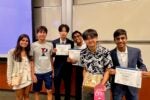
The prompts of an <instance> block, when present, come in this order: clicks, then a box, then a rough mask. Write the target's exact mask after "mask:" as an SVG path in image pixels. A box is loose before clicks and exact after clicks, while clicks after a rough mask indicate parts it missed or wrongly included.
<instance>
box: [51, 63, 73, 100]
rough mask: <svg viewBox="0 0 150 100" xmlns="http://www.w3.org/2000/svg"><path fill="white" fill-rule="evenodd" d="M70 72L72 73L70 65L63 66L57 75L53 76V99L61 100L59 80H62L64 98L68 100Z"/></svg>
mask: <svg viewBox="0 0 150 100" xmlns="http://www.w3.org/2000/svg"><path fill="white" fill-rule="evenodd" d="M54 68H55V67H54ZM55 70H57V69H55ZM54 73H55V72H54ZM71 74H72V66H63V68H62V69H61V71H60V73H59V74H58V75H57V76H54V87H55V100H61V99H60V86H61V80H64V87H65V100H70V85H71V84H70V80H71Z"/></svg>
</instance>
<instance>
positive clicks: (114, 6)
mask: <svg viewBox="0 0 150 100" xmlns="http://www.w3.org/2000/svg"><path fill="white" fill-rule="evenodd" d="M81 1H84V0H81ZM149 5H150V0H122V1H115V0H114V2H102V3H93V4H86V5H74V10H73V30H76V29H78V30H81V31H82V32H83V31H84V30H85V29H87V28H94V29H96V30H97V31H98V32H99V34H100V37H101V39H102V40H112V33H113V32H114V30H116V29H117V28H125V29H126V30H127V31H128V36H129V39H130V40H150V38H149V37H150V28H149V26H150V12H149V9H150V6H149Z"/></svg>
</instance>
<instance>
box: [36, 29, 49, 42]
mask: <svg viewBox="0 0 150 100" xmlns="http://www.w3.org/2000/svg"><path fill="white" fill-rule="evenodd" d="M46 36H47V33H46V32H45V31H39V32H38V33H37V38H38V40H39V41H45V39H46Z"/></svg>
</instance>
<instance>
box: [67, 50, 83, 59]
mask: <svg viewBox="0 0 150 100" xmlns="http://www.w3.org/2000/svg"><path fill="white" fill-rule="evenodd" d="M80 52H81V50H79V49H70V50H69V58H71V59H74V60H76V61H80Z"/></svg>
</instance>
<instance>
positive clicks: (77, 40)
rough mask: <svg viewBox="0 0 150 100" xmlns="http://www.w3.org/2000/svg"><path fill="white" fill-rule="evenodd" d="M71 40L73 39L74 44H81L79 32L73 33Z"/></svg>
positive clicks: (81, 39)
mask: <svg viewBox="0 0 150 100" xmlns="http://www.w3.org/2000/svg"><path fill="white" fill-rule="evenodd" d="M73 41H74V42H75V43H76V44H82V42H83V38H82V36H81V34H79V33H75V34H74V35H73Z"/></svg>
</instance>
